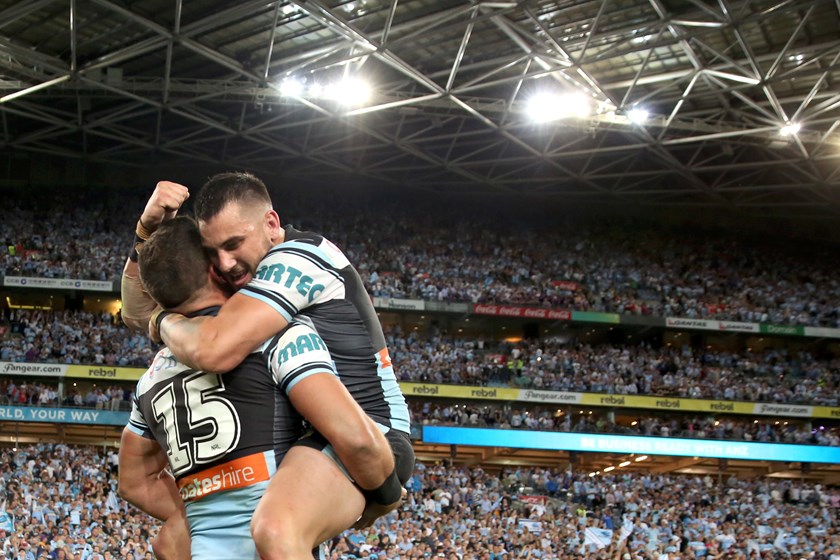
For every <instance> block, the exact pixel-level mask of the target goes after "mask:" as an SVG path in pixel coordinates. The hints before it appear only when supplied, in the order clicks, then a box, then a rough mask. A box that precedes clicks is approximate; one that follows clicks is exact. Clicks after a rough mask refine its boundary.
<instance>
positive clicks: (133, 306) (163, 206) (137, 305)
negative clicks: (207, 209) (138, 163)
mask: <svg viewBox="0 0 840 560" xmlns="http://www.w3.org/2000/svg"><path fill="white" fill-rule="evenodd" d="M189 196H190V192H189V190H188V189H187V187H185V186H183V185H179V184H178V183H173V182H171V181H160V182H159V183H158V184H157V185H156V186H155V190H154V192H153V193H152V196H151V197H150V198H149V200H148V202H147V203H146V207H145V208H144V209H143V214H142V215H141V216H140V221H139V223H142V224H143V227H142V228H140V227H139V225H138V228H137V230H136V232H137V235H138V236H141V239H146V238H147V236H148V235H150V234H151V233H152V232H153V231H155V230H156V229H157V228H158V226H160V224H161V223H162V222H164V221H166V220H171V219H172V218H174V217H175V216H176V214H177V213H178V209H179V208H180V207H181V205H182V204H183V203H184V201H185V200H187V198H189ZM120 292H121V295H120V297H121V299H122V319H123V322H124V323H125V324H126V326H127V327H128V328H130V329H135V330H139V331H142V332H147V331H148V328H149V318H150V317H151V316H152V313H154V312H155V309H157V304H156V303H155V302H154V300H152V298H151V296H149V294H148V293H146V290H144V289H143V284H142V283H141V282H140V267H139V266H137V263H136V262H133V261H132V260H131V259H126V261H125V266H124V267H123V274H122V281H121V283H120Z"/></svg>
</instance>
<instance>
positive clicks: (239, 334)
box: [160, 294, 288, 373]
mask: <svg viewBox="0 0 840 560" xmlns="http://www.w3.org/2000/svg"><path fill="white" fill-rule="evenodd" d="M287 324H288V322H287V321H286V319H285V318H284V317H283V316H282V315H280V314H279V313H278V312H277V311H275V310H274V309H272V308H271V306H269V305H268V304H266V303H263V302H261V301H259V300H257V299H254V298H252V297H249V296H246V295H242V294H234V296H233V297H231V298H230V299H229V300H228V301H227V303H225V304H224V305H223V306H222V308H221V309H220V310H219V313H218V315H216V316H215V317H194V318H190V319H188V318H186V317H184V316H183V315H177V314H175V315H167V316H166V317H165V318H164V319H163V321H162V322H161V325H160V338H162V339H163V341H164V343H165V344H166V346H167V347H168V348H169V349H170V350H171V351H172V353H173V354H175V357H176V358H178V360H180V361H181V363H184V364H186V365H188V366H189V367H191V368H195V369H199V370H201V371H206V372H208V373H225V372H228V371H230V370H232V369H233V368H235V367H236V366H237V365H239V364H240V363H241V362H242V360H244V359H245V358H246V357H247V356H248V354H250V353H251V352H253V351H254V350H256V349H257V348H258V347H259V346H260V345H261V344H262V343H263V342H265V341H266V340H268V339H269V338H271V337H272V336H274V335H275V334H277V333H278V332H280V331H281V330H283V329H284V328H286V325H287Z"/></svg>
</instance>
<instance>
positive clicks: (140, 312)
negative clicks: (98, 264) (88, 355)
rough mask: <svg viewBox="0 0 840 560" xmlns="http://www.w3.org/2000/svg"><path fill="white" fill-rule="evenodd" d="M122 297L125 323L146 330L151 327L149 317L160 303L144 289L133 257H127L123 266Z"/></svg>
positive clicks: (135, 328) (133, 327)
mask: <svg viewBox="0 0 840 560" xmlns="http://www.w3.org/2000/svg"><path fill="white" fill-rule="evenodd" d="M120 298H121V300H122V320H123V323H125V325H126V326H127V327H128V328H130V329H133V330H136V331H141V332H146V329H148V328H149V317H151V316H152V314H153V313H154V312H155V310H156V309H157V307H158V305H157V304H156V303H155V301H154V300H153V299H152V297H151V296H150V295H149V294H148V293H146V290H144V289H143V284H142V283H141V282H140V269H139V267H138V266H137V263H136V262H134V261H132V260H131V259H126V260H125V266H124V267H123V273H122V280H121V282H120Z"/></svg>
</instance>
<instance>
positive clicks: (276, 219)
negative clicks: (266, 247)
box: [265, 209, 281, 235]
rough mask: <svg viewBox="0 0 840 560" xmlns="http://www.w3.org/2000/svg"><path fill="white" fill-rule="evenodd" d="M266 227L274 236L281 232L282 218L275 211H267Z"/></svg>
mask: <svg viewBox="0 0 840 560" xmlns="http://www.w3.org/2000/svg"><path fill="white" fill-rule="evenodd" d="M265 226H266V228H268V231H270V232H271V233H272V235H274V234H276V233H277V232H279V231H280V226H281V224H280V216H278V215H277V212H275V211H274V210H273V209H269V210H266V212H265Z"/></svg>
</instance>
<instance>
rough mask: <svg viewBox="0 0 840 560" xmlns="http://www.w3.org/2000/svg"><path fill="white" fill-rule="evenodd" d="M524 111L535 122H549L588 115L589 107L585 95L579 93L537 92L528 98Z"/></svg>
mask: <svg viewBox="0 0 840 560" xmlns="http://www.w3.org/2000/svg"><path fill="white" fill-rule="evenodd" d="M526 111H527V113H528V116H529V117H531V119H533V120H534V121H536V122H551V121H556V120H557V119H562V118H566V117H578V118H581V117H585V116H587V115H589V113H590V111H591V107H590V105H589V100H588V99H587V98H586V96H584V95H583V94H580V93H573V94H568V95H554V94H550V93H539V94H536V95H534V96H533V97H532V98H531V99H529V100H528V104H527V106H526Z"/></svg>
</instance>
